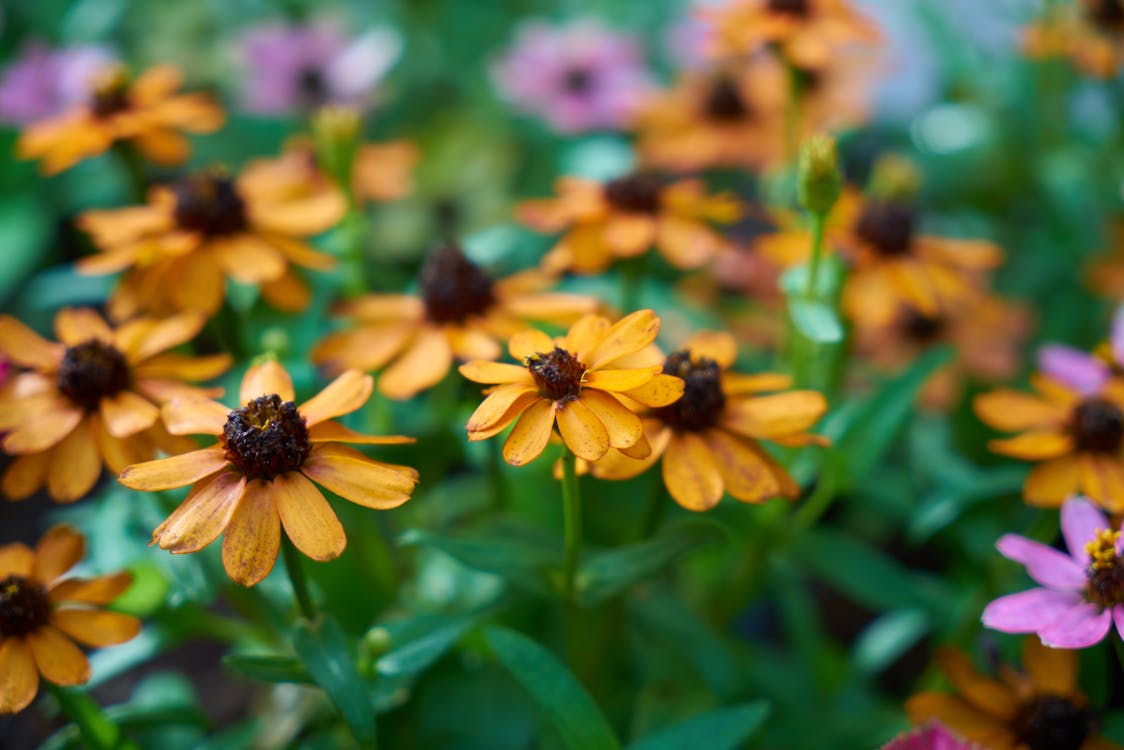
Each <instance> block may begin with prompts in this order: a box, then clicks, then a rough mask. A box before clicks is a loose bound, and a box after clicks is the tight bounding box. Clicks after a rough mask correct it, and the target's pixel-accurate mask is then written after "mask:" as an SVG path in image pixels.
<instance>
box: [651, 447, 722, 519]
mask: <svg viewBox="0 0 1124 750" xmlns="http://www.w3.org/2000/svg"><path fill="white" fill-rule="evenodd" d="M663 481H664V484H666V485H667V490H668V492H670V493H671V496H672V497H673V498H674V499H675V502H677V503H679V504H680V505H682V506H683V507H684V508H686V509H687V510H694V511H704V510H710V509H711V508H713V507H714V506H715V505H717V504H718V501H719V500H721V499H722V491H723V484H722V475H721V474H719V472H718V467H717V466H716V465H715V463H714V459H713V458H712V457H711V454H710V450H709V449H708V448H707V446H706V443H704V442H703V439H702V438H701V437H699V436H698V435H695V434H693V433H689V432H687V433H679V434H676V435H674V436H673V437H672V438H671V442H670V443H669V444H668V446H667V450H665V451H664V453H663Z"/></svg>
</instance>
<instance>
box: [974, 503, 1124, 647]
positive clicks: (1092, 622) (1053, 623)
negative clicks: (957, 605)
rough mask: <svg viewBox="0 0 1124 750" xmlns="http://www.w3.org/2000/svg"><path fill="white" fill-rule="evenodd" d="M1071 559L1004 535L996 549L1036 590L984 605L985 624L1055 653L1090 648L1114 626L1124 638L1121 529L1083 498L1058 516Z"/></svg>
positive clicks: (1063, 554) (1068, 556) (983, 619)
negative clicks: (1027, 636) (1031, 637)
mask: <svg viewBox="0 0 1124 750" xmlns="http://www.w3.org/2000/svg"><path fill="white" fill-rule="evenodd" d="M1061 525H1062V536H1064V537H1065V543H1066V547H1067V548H1068V549H1069V554H1068V555H1067V554H1065V553H1063V552H1059V551H1058V550H1056V549H1054V548H1053V547H1049V546H1047V545H1045V544H1042V543H1041V542H1036V541H1034V540H1033V539H1027V538H1026V537H1023V536H1019V535H1018V534H1005V535H1003V536H1002V537H1000V538H999V541H998V542H997V543H996V545H995V546H996V548H997V549H998V550H999V552H1000V553H1001V554H1002V555H1003V556H1004V557H1006V558H1007V559H1008V560H1014V561H1015V562H1017V563H1021V564H1022V565H1024V566H1026V572H1027V574H1028V575H1029V576H1030V577H1031V578H1033V579H1034V581H1035V582H1036V583H1039V584H1041V587H1040V588H1033V589H1030V590H1028V591H1023V592H1020V593H1018V594H1009V595H1007V596H1001V597H999V598H998V599H996V600H995V601H993V602H991V603H990V604H988V605H987V607H986V608H985V609H984V611H983V617H982V618H981V619H982V621H983V624H984V625H986V626H987V627H989V628H993V629H994V630H1001V631H1003V632H1004V633H1037V634H1038V637H1039V638H1041V639H1042V642H1043V643H1044V644H1046V645H1047V646H1051V647H1053V648H1088V647H1089V646H1092V645H1093V644H1096V643H1100V642H1101V641H1102V640H1104V637H1105V636H1106V635H1108V633H1109V631H1110V630H1111V629H1112V625H1113V620H1115V621H1116V629H1117V631H1119V633H1120V637H1121V638H1124V556H1122V555H1121V553H1122V551H1124V545H1122V544H1121V539H1120V531H1119V529H1116V528H1113V526H1112V525H1111V524H1110V523H1109V521H1108V519H1107V518H1105V516H1104V514H1103V513H1101V512H1100V511H1099V510H1097V508H1096V507H1094V506H1093V505H1092V504H1091V503H1089V502H1088V501H1086V500H1084V499H1081V498H1076V497H1075V498H1071V499H1069V500H1067V501H1066V502H1065V504H1064V505H1063V506H1062V511H1061Z"/></svg>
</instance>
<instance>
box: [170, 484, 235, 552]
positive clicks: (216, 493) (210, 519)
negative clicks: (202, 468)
mask: <svg viewBox="0 0 1124 750" xmlns="http://www.w3.org/2000/svg"><path fill="white" fill-rule="evenodd" d="M245 491H246V477H245V476H243V475H241V474H238V473H236V472H233V471H225V472H222V473H221V474H216V475H214V476H212V477H207V478H205V479H203V480H202V481H200V482H199V483H198V484H196V485H195V486H194V487H193V488H192V489H191V492H189V493H188V495H187V497H186V498H185V499H184V501H183V502H182V503H180V506H179V507H178V508H176V509H175V510H174V511H172V513H171V515H169V516H168V517H167V518H166V519H165V520H164V522H163V523H161V524H160V525H159V526H157V527H156V530H155V531H153V532H152V541H153V543H154V544H158V545H160V547H161V548H163V549H166V550H168V551H169V552H172V553H174V554H181V553H182V554H187V553H191V552H198V551H199V550H201V549H203V548H204V547H206V546H207V545H208V544H210V543H211V542H213V541H215V540H216V539H218V538H219V535H220V534H222V532H223V531H224V530H225V529H226V527H227V526H228V525H229V524H230V519H231V518H232V517H233V515H234V511H235V509H237V508H238V504H239V501H240V500H241V499H242V495H243V494H245Z"/></svg>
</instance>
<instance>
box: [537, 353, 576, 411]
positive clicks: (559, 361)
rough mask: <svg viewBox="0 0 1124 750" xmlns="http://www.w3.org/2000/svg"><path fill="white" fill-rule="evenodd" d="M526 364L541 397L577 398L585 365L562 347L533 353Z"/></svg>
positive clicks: (562, 399) (559, 399) (563, 399)
mask: <svg viewBox="0 0 1124 750" xmlns="http://www.w3.org/2000/svg"><path fill="white" fill-rule="evenodd" d="M526 364H527V369H528V370H530V371H531V377H532V378H533V379H534V381H535V385H537V386H538V387H539V392H540V393H541V394H542V395H543V397H545V398H549V399H550V400H552V401H566V400H569V399H574V398H577V397H578V394H579V393H580V392H581V389H582V376H583V375H585V365H583V364H582V363H581V361H580V360H578V358H577V357H575V356H574V355H573V354H571V353H570V352H568V351H566V350H565V349H563V348H562V347H560V346H555V347H554V349H553V350H552V351H549V352H540V353H538V354H534V355H532V356H530V357H528V358H527V363H526Z"/></svg>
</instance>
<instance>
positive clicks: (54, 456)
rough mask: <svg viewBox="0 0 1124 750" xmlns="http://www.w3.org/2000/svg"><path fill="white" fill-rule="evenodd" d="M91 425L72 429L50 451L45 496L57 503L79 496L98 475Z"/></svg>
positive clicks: (88, 489)
mask: <svg viewBox="0 0 1124 750" xmlns="http://www.w3.org/2000/svg"><path fill="white" fill-rule="evenodd" d="M91 427H92V426H91V424H90V422H89V421H86V422H84V423H82V424H80V425H78V427H77V428H75V429H74V430H73V431H72V432H71V433H70V434H69V435H67V436H66V437H65V438H63V441H62V442H61V443H59V444H58V445H57V446H55V448H54V450H52V451H51V461H50V464H49V465H48V466H47V494H49V495H50V496H51V497H53V498H54V499H55V500H58V501H59V502H60V503H70V502H74V501H75V500H78V499H79V498H81V497H83V496H84V495H85V494H86V493H87V492H89V491H90V490H91V489H92V488H93V486H94V485H95V484H97V481H98V477H100V476H101V456H100V455H98V445H97V439H96V437H95V436H94V433H93V430H92V429H91Z"/></svg>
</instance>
